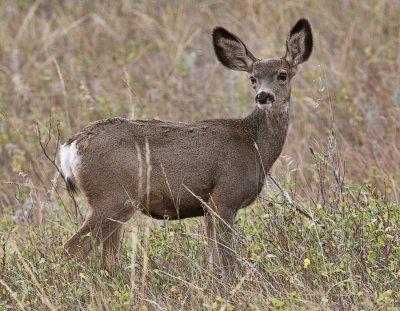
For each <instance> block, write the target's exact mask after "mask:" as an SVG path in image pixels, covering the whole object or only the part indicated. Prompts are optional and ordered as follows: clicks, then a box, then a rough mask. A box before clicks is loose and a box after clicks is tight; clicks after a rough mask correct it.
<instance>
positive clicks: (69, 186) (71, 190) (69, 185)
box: [65, 177, 78, 195]
mask: <svg viewBox="0 0 400 311" xmlns="http://www.w3.org/2000/svg"><path fill="white" fill-rule="evenodd" d="M65 184H66V185H67V190H68V192H69V193H70V194H72V195H74V194H76V193H77V191H78V188H76V186H75V184H74V183H73V182H72V179H71V178H69V177H67V179H66V180H65Z"/></svg>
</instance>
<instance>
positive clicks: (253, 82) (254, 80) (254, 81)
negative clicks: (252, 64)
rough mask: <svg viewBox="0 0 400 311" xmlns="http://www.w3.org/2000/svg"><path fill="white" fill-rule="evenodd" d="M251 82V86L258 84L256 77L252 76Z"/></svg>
mask: <svg viewBox="0 0 400 311" xmlns="http://www.w3.org/2000/svg"><path fill="white" fill-rule="evenodd" d="M249 79H250V82H251V84H255V83H256V82H257V80H256V78H254V76H250V78H249Z"/></svg>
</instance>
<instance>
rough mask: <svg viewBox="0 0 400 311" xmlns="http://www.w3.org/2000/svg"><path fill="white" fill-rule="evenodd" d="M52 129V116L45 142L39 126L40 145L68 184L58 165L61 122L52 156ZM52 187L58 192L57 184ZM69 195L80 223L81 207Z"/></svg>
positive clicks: (58, 126)
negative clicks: (50, 145) (50, 147)
mask: <svg viewBox="0 0 400 311" xmlns="http://www.w3.org/2000/svg"><path fill="white" fill-rule="evenodd" d="M52 127H53V124H52V118H51V116H50V120H49V126H48V129H47V132H48V133H47V138H46V139H45V140H44V141H43V139H42V132H41V131H40V127H39V124H37V132H38V139H39V144H40V147H41V149H42V152H43V154H44V155H45V157H46V158H47V160H49V162H50V163H51V164H52V165H53V166H54V167H55V169H56V170H57V172H58V174H59V175H60V176H61V178H62V179H63V180H64V182H66V180H65V176H64V174H63V172H62V171H61V169H60V167H59V166H58V165H57V154H58V150H59V147H60V122H59V121H58V120H57V126H56V127H57V137H56V148H55V151H54V154H53V155H50V154H49V151H48V145H49V143H50V141H51V140H52V138H53V137H52V134H51V131H52ZM52 187H53V189H54V190H55V191H56V187H55V184H54V183H53V182H52ZM68 195H69V196H70V198H71V199H72V201H73V202H74V207H75V216H76V222H78V216H79V217H80V218H82V214H81V212H80V210H79V205H78V203H77V202H76V200H75V197H74V196H73V194H72V193H70V192H68ZM63 206H64V204H63ZM64 208H65V206H64Z"/></svg>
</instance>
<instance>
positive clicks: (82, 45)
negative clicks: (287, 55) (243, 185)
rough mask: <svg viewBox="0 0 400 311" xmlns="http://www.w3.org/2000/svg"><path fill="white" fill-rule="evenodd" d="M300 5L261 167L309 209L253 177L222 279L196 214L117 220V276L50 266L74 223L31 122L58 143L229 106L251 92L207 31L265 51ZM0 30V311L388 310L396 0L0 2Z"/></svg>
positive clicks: (218, 112) (395, 165) (271, 49)
mask: <svg viewBox="0 0 400 311" xmlns="http://www.w3.org/2000/svg"><path fill="white" fill-rule="evenodd" d="M303 16H305V17H307V18H309V19H310V21H311V22H312V25H313V29H314V37H315V49H314V52H313V55H312V57H311V59H310V61H309V62H307V63H306V64H305V65H304V66H303V67H302V70H301V71H300V72H299V73H298V75H297V77H296V78H295V79H294V80H293V83H292V106H291V119H292V123H291V128H290V131H289V135H288V138H287V143H286V146H285V149H284V151H283V154H282V157H281V158H280V159H279V160H278V162H277V163H276V165H275V168H274V174H275V175H276V176H278V177H277V178H278V180H280V182H281V183H282V184H284V187H285V188H286V189H288V191H289V192H291V194H292V195H294V196H295V198H296V201H297V202H298V203H299V204H300V205H301V207H302V208H303V209H305V210H306V211H308V212H309V213H311V214H312V215H314V216H315V218H316V219H317V220H319V222H318V223H316V222H312V221H311V222H310V221H309V220H307V219H304V218H303V217H302V216H300V215H298V214H293V213H292V212H291V209H290V206H288V204H287V203H286V202H285V200H284V199H283V198H282V197H281V195H280V194H279V193H278V192H277V191H276V189H274V188H273V187H272V186H270V187H268V189H266V191H265V193H264V194H263V196H262V197H261V198H260V200H259V201H258V202H257V203H256V204H255V206H254V207H253V208H252V209H247V210H245V211H243V212H242V214H241V215H240V217H239V219H238V221H237V222H238V224H237V225H238V233H239V234H238V235H237V239H238V245H239V246H238V249H237V250H236V251H237V258H238V263H240V267H239V268H238V278H237V279H236V280H233V281H232V284H228V285H226V286H225V285H224V284H220V280H218V278H216V277H215V276H214V275H212V274H210V273H209V271H208V270H207V269H206V267H207V265H206V263H205V260H206V258H207V254H206V248H205V245H204V244H205V241H204V237H203V233H204V232H203V226H202V223H201V221H200V220H198V219H197V220H188V221H183V222H175V223H172V222H164V223H163V224H162V226H159V224H158V223H156V224H154V223H153V222H150V223H149V224H148V225H144V223H145V220H144V219H142V218H140V217H139V219H137V220H133V221H132V222H130V223H129V224H128V225H127V232H129V234H126V237H125V239H124V245H123V249H122V250H123V252H122V259H121V261H122V263H121V270H120V271H119V272H118V273H117V274H116V275H113V276H110V275H107V274H106V273H105V272H104V271H98V270H97V268H96V267H97V265H96V257H94V259H93V262H90V263H88V264H87V265H84V266H78V265H71V264H67V263H66V262H65V261H64V259H63V258H62V257H60V256H59V252H60V246H61V245H62V243H63V242H64V241H65V240H66V238H67V236H69V235H70V234H71V232H72V231H74V230H75V228H76V225H75V223H76V221H79V219H76V218H75V216H74V212H73V204H72V202H71V201H70V199H69V197H68V195H67V194H66V191H65V188H64V185H62V184H61V183H60V181H59V185H58V186H57V187H56V188H55V189H53V187H52V179H53V177H54V168H53V167H52V166H51V165H50V164H49V162H48V161H47V160H46V158H45V157H44V156H43V153H42V151H41V148H40V146H39V143H38V137H37V131H36V124H38V126H39V127H40V128H41V130H42V132H43V133H46V128H47V124H48V122H49V120H50V118H51V119H52V120H53V123H54V122H55V121H54V120H60V126H61V133H62V139H63V140H65V139H67V138H68V137H69V136H70V135H71V133H74V132H76V131H77V130H79V129H81V128H82V127H84V126H85V125H87V124H88V123H89V122H91V121H94V120H97V119H100V118H106V117H110V116H124V117H136V118H160V119H168V120H180V121H190V120H199V119H205V118H219V117H222V118H226V117H239V116H244V115H246V114H247V113H249V112H250V111H251V109H253V106H254V102H253V99H252V98H253V96H254V94H253V93H252V91H251V87H250V86H249V83H248V81H247V77H246V76H245V75H244V74H243V73H235V72H230V71H228V70H226V69H225V68H223V67H222V66H221V65H220V64H219V63H218V62H217V60H216V57H215V56H214V52H213V50H212V46H211V40H210V33H211V30H212V28H213V27H214V26H216V25H221V26H224V27H226V28H228V29H230V30H232V31H233V32H235V33H237V34H238V35H240V37H241V38H243V40H244V41H245V42H246V43H247V45H248V46H249V48H250V49H251V50H252V51H254V53H255V54H256V55H257V56H259V57H273V56H274V57H275V56H280V55H283V53H284V44H285V39H286V35H287V32H288V30H289V29H290V27H291V26H292V25H293V24H294V23H295V21H296V20H297V19H298V18H299V17H303ZM0 37H1V45H0V141H1V144H0V166H1V175H0V204H1V205H0V246H2V247H1V250H0V297H1V299H0V310H3V309H4V310H6V309H8V308H11V309H34V310H39V309H65V310H75V309H82V310H83V309H84V310H99V309H110V310H112V309H124V310H125V309H127V310H129V309H130V308H136V307H138V306H139V305H142V308H148V309H151V310H152V309H154V310H158V309H161V310H168V309H169V310H179V309H180V310H188V309H193V310H196V309H212V310H216V309H223V310H232V308H233V309H235V310H249V309H254V310H267V309H270V310H285V309H287V310H293V309H295V310H296V309H303V310H308V309H315V310H321V309H326V310H332V309H343V310H351V309H354V310H359V309H364V310H365V309H369V310H376V309H379V310H386V309H390V308H392V309H390V310H398V308H397V309H396V307H395V306H396V305H399V300H400V296H399V295H400V292H399V290H400V289H399V283H400V280H399V279H400V271H399V268H398V267H399V266H400V245H399V244H400V241H399V240H400V237H399V227H400V220H399V208H400V206H399V203H398V202H399V199H398V197H399V195H400V183H399V182H400V181H399V176H400V161H399V159H400V123H399V122H398V120H399V119H400V2H399V1H398V0H386V1H364V2H359V1H355V0H346V1H316V0H310V1H304V2H299V1H280V2H275V1H198V2H196V1H164V2H161V1H134V2H133V1H132V2H131V1H121V2H117V1H81V2H78V1H72V0H66V1H50V0H43V1H39V0H37V1H35V2H33V3H32V2H31V1H19V2H16V1H2V2H1V3H0ZM52 133H53V136H54V134H55V130H54V129H53V131H52ZM49 147H50V149H51V150H53V149H54V147H55V146H54V140H52V142H51V144H50V146H49ZM310 147H311V148H312V149H313V151H314V154H313V155H312V154H311V153H310V150H309V148H310ZM338 172H339V173H340V176H341V178H344V182H343V183H341V182H338V181H337V173H338ZM358 185H360V186H358ZM80 203H81V206H82V208H83V211H84V205H85V203H84V202H80ZM145 228H150V229H151V231H152V232H151V234H150V237H149V240H148V242H147V243H148V244H147V245H148V246H147V247H148V252H147V255H148V257H149V262H148V273H147V276H146V277H145V278H143V282H142V283H143V284H141V273H142V268H143V266H142V265H143V258H144V257H146V256H144V252H143V246H144V244H143V243H144V240H143V239H144V236H146V234H144V232H145V231H146V229H145ZM137 230H138V231H137ZM135 241H136V242H135ZM135 243H137V246H138V248H137V250H136V251H132V247H131V245H132V244H135ZM132 254H133V255H132ZM305 259H309V260H310V265H309V266H307V262H308V261H307V260H306V261H304V260H305ZM132 262H134V263H135V265H134V266H133V267H132V266H130V264H131V263H132ZM142 286H143V289H144V291H143V292H144V297H143V299H140V298H141V297H140V292H141V287H142ZM227 293H230V294H227ZM145 306H146V307H145Z"/></svg>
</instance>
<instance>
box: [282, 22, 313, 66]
mask: <svg viewBox="0 0 400 311" xmlns="http://www.w3.org/2000/svg"><path fill="white" fill-rule="evenodd" d="M312 49H313V36H312V32H311V25H310V23H309V22H308V20H306V19H304V18H302V19H300V20H299V21H298V22H297V23H296V25H294V27H293V28H292V30H291V31H290V33H289V37H288V39H287V41H286V55H285V59H286V61H287V62H288V63H289V64H290V65H292V66H297V65H298V64H301V63H304V62H305V61H306V60H307V59H308V58H309V57H310V55H311V52H312Z"/></svg>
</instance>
